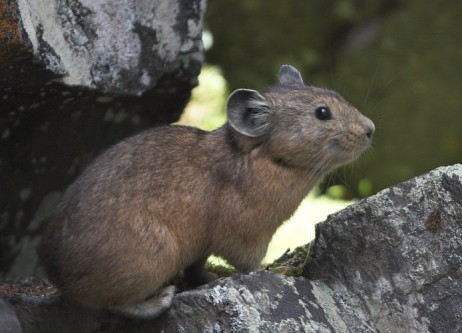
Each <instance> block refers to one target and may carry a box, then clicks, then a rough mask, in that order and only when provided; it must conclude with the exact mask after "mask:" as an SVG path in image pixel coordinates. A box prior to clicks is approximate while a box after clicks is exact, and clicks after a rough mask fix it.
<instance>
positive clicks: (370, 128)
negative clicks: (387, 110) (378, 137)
mask: <svg viewBox="0 0 462 333" xmlns="http://www.w3.org/2000/svg"><path fill="white" fill-rule="evenodd" d="M374 132H375V126H374V123H373V122H372V121H371V122H370V124H368V126H367V128H366V135H367V138H368V139H371V138H372V134H374Z"/></svg>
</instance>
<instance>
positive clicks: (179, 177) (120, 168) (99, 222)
mask: <svg viewBox="0 0 462 333" xmlns="http://www.w3.org/2000/svg"><path fill="white" fill-rule="evenodd" d="M226 113H227V122H226V123H225V124H224V125H223V126H222V127H220V128H218V129H216V130H214V131H211V132H206V131H202V130H200V129H197V128H192V127H187V126H175V125H172V126H164V127H159V128H155V129H151V130H147V131H144V132H142V133H140V134H137V135H135V136H133V137H130V138H128V139H125V140H124V141H121V142H120V143H118V144H116V145H114V146H112V147H111V148H109V149H108V150H106V151H105V152H103V153H102V154H101V155H100V156H99V157H97V158H96V159H95V160H94V161H93V162H92V163H91V164H90V165H89V166H88V167H87V168H86V170H84V172H83V173H82V174H81V175H80V176H79V177H78V178H77V180H76V181H75V182H74V183H73V184H71V185H70V186H69V188H68V189H67V190H66V191H65V193H64V194H63V197H62V199H61V201H60V203H59V204H58V206H57V208H56V211H55V212H54V214H53V215H52V216H51V218H50V221H49V224H48V226H47V230H46V232H45V235H44V238H43V241H42V244H41V258H42V262H43V264H44V266H45V269H46V271H47V274H48V277H49V279H50V280H51V281H52V282H53V283H54V284H55V285H56V286H57V287H58V288H59V289H60V290H61V291H62V293H63V294H64V295H65V296H67V297H68V298H69V299H71V300H73V301H75V302H77V303H79V304H81V305H83V306H85V307H88V308H91V309H105V310H109V311H112V312H115V313H118V314H121V315H124V316H127V317H133V318H154V317H156V316H159V315H160V314H161V313H162V312H164V311H165V310H167V309H168V308H169V307H170V305H171V303H172V299H173V296H174V293H175V287H174V286H171V285H168V281H169V280H171V279H172V278H174V277H175V276H176V275H177V274H178V273H179V272H182V271H183V272H184V276H185V278H186V279H187V280H188V281H190V283H192V284H193V285H200V284H203V283H206V282H208V281H209V280H211V279H212V278H213V276H212V275H211V274H209V273H207V272H206V271H205V268H204V265H205V262H206V260H207V258H208V257H209V256H210V255H212V254H213V255H217V256H220V257H222V258H224V259H226V260H227V261H228V262H229V263H230V264H231V265H233V266H234V267H236V268H237V269H238V270H240V271H241V272H244V273H247V272H252V271H255V270H258V269H259V266H260V263H261V260H262V259H263V257H264V255H265V253H266V250H267V246H268V243H269V242H270V240H271V238H272V236H273V234H274V232H275V231H276V229H277V228H278V227H279V226H280V225H281V224H282V223H283V222H284V221H285V220H286V219H288V218H289V217H290V216H291V215H292V214H293V212H294V211H295V210H296V208H297V207H298V206H299V204H300V202H301V201H302V199H303V198H304V197H305V196H306V195H307V194H308V192H309V190H310V189H311V188H312V187H313V186H314V185H316V184H317V183H318V182H319V181H320V180H321V179H322V177H323V175H325V174H326V173H328V172H329V171H331V170H333V169H334V168H336V167H338V166H340V165H342V164H345V163H347V162H350V161H352V160H353V159H354V158H356V157H357V156H358V155H359V154H361V153H362V152H364V151H365V150H366V149H367V148H368V147H369V146H370V144H371V140H372V135H373V133H374V130H375V128H374V124H373V123H372V121H371V120H369V119H368V118H366V117H365V116H363V115H362V114H361V113H360V112H359V111H358V110H357V109H356V108H355V107H353V106H352V105H351V104H350V103H349V102H347V101H346V100H345V99H344V98H343V97H342V96H341V95H340V94H338V93H336V92H334V91H331V90H328V89H323V88H317V87H313V86H310V85H305V84H304V83H303V79H302V76H301V74H300V73H299V71H298V70H297V69H295V68H294V67H292V66H289V65H283V66H282V67H281V69H280V71H279V82H278V83H277V84H275V85H273V86H270V87H268V88H265V89H264V90H262V91H260V92H257V91H255V90H249V89H238V90H236V91H234V92H233V93H232V94H231V95H230V96H229V97H228V100H227V106H226Z"/></svg>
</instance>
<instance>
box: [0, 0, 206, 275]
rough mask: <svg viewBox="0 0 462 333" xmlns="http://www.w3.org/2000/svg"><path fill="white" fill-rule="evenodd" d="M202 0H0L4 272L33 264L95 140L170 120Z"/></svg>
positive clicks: (196, 45) (111, 139) (193, 62)
mask: <svg viewBox="0 0 462 333" xmlns="http://www.w3.org/2000/svg"><path fill="white" fill-rule="evenodd" d="M204 11H205V0H192V1H191V0H173V1H169V0H156V1H152V0H137V1H134V0H78V1H69V0H41V1H37V0H6V1H1V2H0V20H1V24H0V209H1V212H0V233H1V235H2V237H1V238H0V249H1V251H0V276H2V275H6V276H21V275H25V274H40V273H41V271H40V269H39V265H38V264H37V255H36V246H37V243H38V242H39V240H40V236H39V234H40V231H41V229H42V221H43V220H44V219H45V218H46V217H47V215H48V214H49V213H50V212H51V211H52V210H53V207H54V206H55V204H56V202H57V200H58V199H59V198H60V195H61V193H62V191H63V190H64V189H65V188H66V187H67V185H68V184H69V183H70V182H72V180H74V179H75V177H76V176H77V175H78V174H79V173H80V171H81V170H82V169H83V167H85V166H86V165H87V164H88V162H89V161H91V160H92V158H93V157H94V156H95V155H96V154H98V153H99V152H100V151H101V150H102V149H104V148H106V147H107V146H109V145H111V144H113V143H115V142H117V141H119V140H120V139H122V138H124V137H126V136H129V135H131V134H133V133H134V132H137V131H140V130H142V129H145V128H147V127H152V126H155V125H160V124H166V123H170V122H173V121H176V120H177V119H178V118H179V116H180V114H181V112H182V110H183V108H184V106H185V104H186V102H187V101H188V99H189V96H190V92H191V89H192V88H193V87H194V86H195V85H196V83H197V76H198V74H199V72H200V68H201V65H202V62H203V49H202V41H201V33H202V18H203V15H204Z"/></svg>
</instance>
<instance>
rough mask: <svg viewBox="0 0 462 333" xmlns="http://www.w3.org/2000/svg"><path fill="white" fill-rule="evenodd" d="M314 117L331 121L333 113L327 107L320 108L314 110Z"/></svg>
mask: <svg viewBox="0 0 462 333" xmlns="http://www.w3.org/2000/svg"><path fill="white" fill-rule="evenodd" d="M314 115H315V116H316V118H318V119H319V120H329V119H331V118H332V112H331V111H330V109H329V108H328V107H327V106H319V107H317V108H316V110H314Z"/></svg>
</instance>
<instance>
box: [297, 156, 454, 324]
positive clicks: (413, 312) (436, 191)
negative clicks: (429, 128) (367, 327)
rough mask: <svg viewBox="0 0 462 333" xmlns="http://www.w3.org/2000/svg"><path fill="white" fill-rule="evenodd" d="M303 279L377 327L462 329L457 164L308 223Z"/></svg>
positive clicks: (439, 169)
mask: <svg viewBox="0 0 462 333" xmlns="http://www.w3.org/2000/svg"><path fill="white" fill-rule="evenodd" d="M314 251H315V252H314V257H315V258H314V259H313V260H311V261H309V262H308V263H307V265H306V267H305V272H306V276H307V277H308V278H310V279H320V280H322V281H325V282H326V283H327V284H328V285H329V286H330V287H331V288H332V289H333V290H335V295H336V298H338V299H342V298H343V299H349V301H348V303H349V304H350V305H351V306H352V307H353V308H354V310H355V311H359V312H363V313H367V319H368V321H369V322H370V323H373V327H374V328H375V329H376V330H377V332H416V333H417V332H419V333H423V332H429V333H430V332H431V333H434V332H441V333H443V332H444V333H451V332H453V333H456V332H459V333H460V332H462V165H461V164H457V165H454V166H450V167H442V168H438V169H436V170H434V171H432V172H430V173H427V174H425V175H423V176H421V177H417V178H414V179H412V180H410V181H407V182H405V183H402V184H399V185H397V186H394V187H391V188H389V189H386V190H384V191H381V192H380V193H378V194H377V195H375V196H372V197H370V198H367V199H365V200H363V201H361V202H359V203H358V204H356V205H354V206H352V207H349V208H347V209H345V210H343V211H341V212H339V213H338V214H335V215H333V216H331V217H330V218H329V219H328V220H327V221H326V222H324V223H322V224H319V225H318V226H317V228H316V243H315V246H314Z"/></svg>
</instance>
